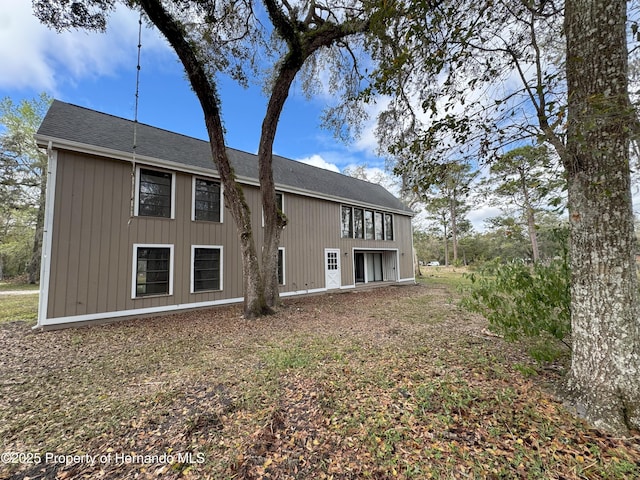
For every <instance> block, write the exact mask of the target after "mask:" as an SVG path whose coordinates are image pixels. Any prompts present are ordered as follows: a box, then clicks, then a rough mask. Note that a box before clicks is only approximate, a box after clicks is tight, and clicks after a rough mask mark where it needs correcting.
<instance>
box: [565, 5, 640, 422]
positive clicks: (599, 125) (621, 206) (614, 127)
mask: <svg viewBox="0 0 640 480" xmlns="http://www.w3.org/2000/svg"><path fill="white" fill-rule="evenodd" d="M626 8H627V2H626V1H625V0H566V3H565V33H566V39H567V85H568V94H569V96H568V98H569V104H568V130H567V144H566V152H565V154H564V155H563V156H562V159H563V162H564V165H565V169H566V171H567V178H568V184H569V220H570V236H571V272H572V281H571V324H572V342H573V346H572V359H571V372H570V378H569V387H570V389H571V394H572V396H573V398H574V400H575V403H576V406H577V408H578V411H579V412H580V413H581V414H583V415H584V416H585V417H586V418H587V419H589V420H590V421H591V422H593V423H594V424H595V425H596V426H598V427H602V428H606V429H610V430H614V431H619V432H626V431H628V429H631V428H635V429H638V428H640V321H639V318H640V308H639V304H638V280H637V267H636V262H635V235H634V216H633V210H632V204H631V185H630V168H629V146H630V145H629V144H630V140H631V133H632V132H634V131H637V128H634V127H635V126H636V125H637V119H636V116H635V112H634V110H633V108H632V105H631V102H630V100H629V94H628V53H627V35H626V26H625V22H626V19H627V12H626Z"/></svg>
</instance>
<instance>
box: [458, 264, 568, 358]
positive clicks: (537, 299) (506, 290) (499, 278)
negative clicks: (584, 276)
mask: <svg viewBox="0 0 640 480" xmlns="http://www.w3.org/2000/svg"><path fill="white" fill-rule="evenodd" d="M468 278H469V279H470V280H471V288H470V290H469V295H467V296H466V297H465V298H464V299H463V302H462V303H463V305H464V306H465V307H466V308H467V309H469V310H471V311H473V312H476V313H480V314H482V315H483V316H484V317H485V318H487V320H489V324H490V329H491V330H492V331H494V332H495V333H497V334H500V335H502V336H503V337H504V338H505V339H506V340H508V341H516V340H524V339H530V340H532V341H530V342H528V343H529V353H530V354H531V355H532V356H533V357H534V358H535V359H536V360H537V361H539V362H543V361H551V360H554V359H555V358H557V357H558V356H559V355H560V353H561V351H562V349H560V348H559V347H560V346H561V344H564V345H566V346H569V345H568V344H567V343H566V342H565V339H566V337H567V335H568V334H569V332H570V330H571V318H570V287H569V285H570V272H569V266H568V260H567V254H566V253H565V254H564V255H563V256H562V258H560V259H557V260H553V261H551V262H550V263H548V264H536V265H534V266H531V265H526V264H524V263H507V264H501V263H499V262H492V263H489V264H485V265H484V266H483V267H482V268H480V269H479V270H478V272H474V273H471V274H469V275H468Z"/></svg>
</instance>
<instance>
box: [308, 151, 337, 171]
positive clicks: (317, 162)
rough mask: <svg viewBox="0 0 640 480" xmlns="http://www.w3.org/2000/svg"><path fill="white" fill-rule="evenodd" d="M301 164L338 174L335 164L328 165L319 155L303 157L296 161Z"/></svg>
mask: <svg viewBox="0 0 640 480" xmlns="http://www.w3.org/2000/svg"><path fill="white" fill-rule="evenodd" d="M298 161H299V162H301V163H306V164H307V165H312V166H314V167H318V168H324V169H325V170H331V171H332V172H337V173H340V169H339V168H338V166H337V165H336V164H335V163H329V162H327V161H326V160H325V159H324V158H322V157H321V156H320V155H311V156H310V157H305V158H301V159H298Z"/></svg>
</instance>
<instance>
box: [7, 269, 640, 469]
mask: <svg viewBox="0 0 640 480" xmlns="http://www.w3.org/2000/svg"><path fill="white" fill-rule="evenodd" d="M456 274H457V273H456ZM432 280H433V279H432ZM435 281H436V284H433V285H430V286H429V283H428V282H429V280H428V281H427V285H428V286H424V285H418V286H410V287H388V288H383V289H376V290H370V291H363V292H358V293H340V294H333V295H323V296H316V297H308V298H298V299H290V300H287V301H286V303H285V304H284V305H283V306H282V308H281V309H280V310H279V312H278V313H277V314H276V315H273V316H271V317H268V318H262V319H258V320H255V321H250V322H248V321H244V320H242V319H241V318H240V311H239V310H238V309H237V308H235V307H233V308H224V309H213V310H200V311H195V312H189V313H183V314H179V315H173V316H165V317H158V318H150V319H144V320H136V321H131V322H127V323H119V324H113V325H106V326H96V327H91V328H83V329H68V330H63V331H54V332H47V333H32V332H31V330H30V328H29V327H28V326H27V325H25V324H24V323H8V324H4V325H0V345H1V347H2V348H1V349H0V388H1V389H2V391H1V393H2V394H1V395H0V445H1V447H2V451H3V452H19V453H23V454H32V456H31V457H29V456H23V457H17V456H16V457H15V459H16V462H14V461H13V460H12V457H7V458H8V459H9V460H10V461H8V462H5V463H4V464H0V478H4V477H6V478H12V477H13V478H23V477H24V476H28V477H31V478H56V477H58V478H67V479H69V478H93V477H102V478H123V479H129V478H131V479H132V478H157V477H158V476H162V477H163V478H179V477H180V478H215V479H232V478H243V479H252V478H278V479H294V478H300V479H304V478H318V479H322V478H333V479H356V478H357V479H360V478H365V479H366V478H372V479H384V478H400V479H412V478H416V479H424V478H447V479H450V478H454V479H457V478H460V479H462V478H491V479H494V478H495V479H499V478H522V479H528V478H531V479H534V478H551V479H553V478H562V479H569V480H571V479H584V478H587V479H600V478H608V479H628V478H638V477H640V444H639V443H640V442H639V440H638V438H635V439H630V440H623V439H619V438H613V437H610V436H608V435H606V434H604V433H602V432H599V431H596V430H592V429H590V428H588V427H587V426H585V425H584V424H582V423H581V422H580V421H578V420H576V419H575V418H574V417H572V416H571V415H570V414H569V413H568V412H567V411H566V410H565V409H564V408H563V407H562V404H561V403H560V402H559V401H558V400H556V399H555V398H554V397H553V396H552V395H551V394H550V393H549V392H547V391H546V390H544V389H543V388H541V387H540V386H539V385H542V384H543V383H544V382H551V381H557V380H558V377H557V376H556V375H557V374H555V373H553V372H550V371H542V372H541V374H540V375H537V376H535V375H534V376H531V375H530V374H531V371H532V364H531V363H530V361H529V360H528V358H527V357H526V356H524V355H522V354H521V353H520V352H519V350H517V348H516V347H515V346H514V345H511V344H506V343H504V342H503V341H502V340H500V339H497V338H495V337H488V336H485V335H484V333H483V332H485V331H486V330H485V328H486V322H485V321H484V320H483V319H481V318H479V317H477V316H473V315H471V314H469V313H467V312H464V311H461V310H460V309H458V308H457V307H455V300H456V296H457V294H456V291H455V288H453V287H452V286H451V285H453V284H455V281H454V279H453V277H451V278H449V277H447V278H446V279H444V280H441V279H440V278H436V279H435ZM452 300H453V301H454V302H453V303H451V301H452ZM524 372H526V373H527V375H524V374H523V373H524ZM47 452H49V454H58V455H72V454H78V455H81V454H88V455H95V456H96V463H95V464H93V465H91V463H90V462H87V461H82V462H76V463H73V462H68V461H66V459H61V458H60V457H58V458H52V457H51V456H49V457H46V454H47ZM36 454H37V455H38V456H39V457H40V459H41V462H40V463H39V464H37V465H36V464H34V459H36V458H37V457H36ZM125 454H126V455H129V457H124V456H123V455H125ZM100 456H102V457H100ZM3 458H4V457H3ZM47 458H48V460H47ZM20 459H21V460H23V462H22V463H19V462H18V461H17V460H20ZM29 460H31V461H32V463H28V461H29ZM45 460H46V461H45ZM55 460H64V461H59V462H56V461H55Z"/></svg>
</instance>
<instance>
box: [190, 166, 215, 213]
mask: <svg viewBox="0 0 640 480" xmlns="http://www.w3.org/2000/svg"><path fill="white" fill-rule="evenodd" d="M192 190H193V195H192V198H193V205H192V210H191V219H192V220H197V221H205V222H221V221H222V188H221V185H220V182H219V181H217V180H206V179H204V178H197V177H193V184H192Z"/></svg>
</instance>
